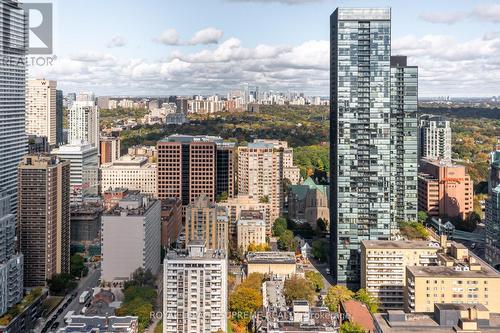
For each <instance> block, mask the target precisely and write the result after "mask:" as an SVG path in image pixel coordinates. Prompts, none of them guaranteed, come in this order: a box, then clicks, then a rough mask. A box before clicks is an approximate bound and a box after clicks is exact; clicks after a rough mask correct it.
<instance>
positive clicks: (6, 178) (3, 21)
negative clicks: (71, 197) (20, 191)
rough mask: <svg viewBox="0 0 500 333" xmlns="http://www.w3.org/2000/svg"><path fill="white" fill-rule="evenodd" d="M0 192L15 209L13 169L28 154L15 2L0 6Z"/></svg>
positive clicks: (24, 44) (23, 35)
mask: <svg viewBox="0 0 500 333" xmlns="http://www.w3.org/2000/svg"><path fill="white" fill-rule="evenodd" d="M0 25H1V26H2V29H1V31H0V40H1V42H0V57H1V58H2V59H3V60H4V61H3V64H2V75H1V79H0V82H1V85H2V99H1V100H0V189H2V190H3V191H6V192H7V195H9V196H10V200H11V204H12V208H13V211H12V213H13V214H15V213H16V209H17V166H18V164H19V162H20V161H21V160H22V158H23V156H24V155H25V154H26V152H27V151H28V137H27V136H26V130H25V129H26V123H25V117H26V60H25V55H26V50H27V48H28V18H27V13H26V12H25V11H24V10H23V9H22V8H21V4H20V3H19V2H18V1H13V0H6V1H2V2H1V3H0Z"/></svg>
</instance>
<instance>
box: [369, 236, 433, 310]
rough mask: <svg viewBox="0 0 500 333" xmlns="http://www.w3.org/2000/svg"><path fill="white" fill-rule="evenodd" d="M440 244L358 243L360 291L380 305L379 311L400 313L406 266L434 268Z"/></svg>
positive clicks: (409, 242) (422, 242)
mask: <svg viewBox="0 0 500 333" xmlns="http://www.w3.org/2000/svg"><path fill="white" fill-rule="evenodd" d="M440 249H441V246H440V244H439V243H436V242H431V241H376V240H374V241H370V240H367V241H363V242H361V288H364V289H365V290H366V291H368V292H369V293H370V294H371V295H372V296H373V297H374V298H375V299H376V300H377V301H378V303H379V308H380V309H381V310H395V309H399V310H402V309H403V308H404V289H405V286H406V271H405V268H406V267H407V266H430V265H436V264H437V252H438V251H439V250H440Z"/></svg>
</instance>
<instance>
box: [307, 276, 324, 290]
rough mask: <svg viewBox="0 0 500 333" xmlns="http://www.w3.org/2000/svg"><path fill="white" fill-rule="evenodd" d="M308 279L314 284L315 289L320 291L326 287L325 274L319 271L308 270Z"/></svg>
mask: <svg viewBox="0 0 500 333" xmlns="http://www.w3.org/2000/svg"><path fill="white" fill-rule="evenodd" d="M305 276H306V279H307V280H308V281H309V282H310V283H311V284H312V286H313V288H314V290H315V291H316V292H317V293H319V292H320V291H321V289H323V288H324V287H325V282H324V280H323V276H322V275H321V273H319V272H314V271H307V272H306V273H305Z"/></svg>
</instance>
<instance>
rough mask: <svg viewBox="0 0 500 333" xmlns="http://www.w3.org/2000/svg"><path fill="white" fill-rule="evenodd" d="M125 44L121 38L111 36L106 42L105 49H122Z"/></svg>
mask: <svg viewBox="0 0 500 333" xmlns="http://www.w3.org/2000/svg"><path fill="white" fill-rule="evenodd" d="M126 44H127V42H126V41H125V38H123V36H113V38H111V40H110V41H109V42H108V45H107V47H108V48H114V47H123V46H125V45H126Z"/></svg>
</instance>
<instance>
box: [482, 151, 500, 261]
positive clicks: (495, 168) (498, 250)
mask: <svg viewBox="0 0 500 333" xmlns="http://www.w3.org/2000/svg"><path fill="white" fill-rule="evenodd" d="M488 196H489V197H488V199H486V212H485V226H486V228H485V229H486V246H485V258H486V260H487V261H488V262H489V263H490V264H491V265H493V266H495V267H497V268H499V267H500V146H498V147H496V149H495V151H493V152H492V153H491V155H490V170H489V179H488Z"/></svg>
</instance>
